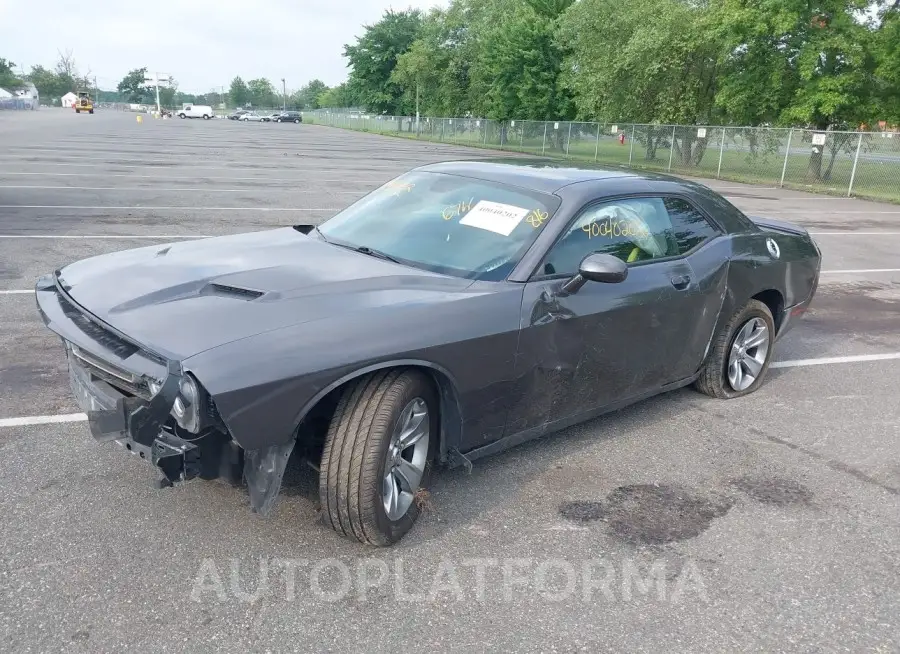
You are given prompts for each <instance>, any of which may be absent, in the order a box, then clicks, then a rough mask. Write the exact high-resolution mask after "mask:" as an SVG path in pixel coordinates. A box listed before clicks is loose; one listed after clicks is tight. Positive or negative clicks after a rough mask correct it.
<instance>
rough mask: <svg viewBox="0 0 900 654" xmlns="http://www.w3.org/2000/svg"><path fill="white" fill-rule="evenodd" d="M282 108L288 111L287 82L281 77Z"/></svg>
mask: <svg viewBox="0 0 900 654" xmlns="http://www.w3.org/2000/svg"><path fill="white" fill-rule="evenodd" d="M281 110H282V111H287V83H286V82H285V81H284V78H283V77H282V78H281Z"/></svg>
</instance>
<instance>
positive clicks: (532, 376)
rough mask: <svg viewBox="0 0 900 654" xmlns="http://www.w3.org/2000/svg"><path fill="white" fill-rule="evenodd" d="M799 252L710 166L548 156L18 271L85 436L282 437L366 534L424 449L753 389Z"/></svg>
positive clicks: (377, 538)
mask: <svg viewBox="0 0 900 654" xmlns="http://www.w3.org/2000/svg"><path fill="white" fill-rule="evenodd" d="M820 259H821V256H820V251H819V249H818V247H817V245H816V244H815V242H814V241H813V239H812V238H811V237H810V235H809V234H808V233H807V231H806V230H805V229H803V228H802V227H798V226H796V225H793V224H789V223H785V222H781V221H778V220H773V219H766V218H759V217H748V216H746V215H745V214H744V213H742V212H741V211H739V210H738V209H737V208H736V207H735V206H733V205H732V204H731V203H729V202H728V201H727V200H726V199H724V198H723V197H721V196H720V195H718V194H716V193H715V192H713V191H712V190H710V189H709V188H707V187H705V186H703V185H700V184H695V183H691V182H687V181H683V180H680V179H676V178H672V177H667V176H663V175H656V174H645V173H637V172H633V171H627V172H625V171H619V170H609V169H600V168H590V169H588V168H575V167H567V166H562V165H550V164H547V163H541V162H537V163H533V162H532V163H526V164H522V163H519V164H512V163H508V162H448V163H439V164H432V165H426V166H422V167H419V168H415V169H413V170H411V171H409V172H408V173H406V174H403V175H401V176H399V177H398V178H396V179H394V180H392V181H389V182H387V183H386V184H384V185H383V186H381V187H380V188H378V189H376V190H374V191H372V192H371V193H369V194H368V195H366V196H365V197H363V198H362V199H360V200H359V201H357V202H356V203H354V204H352V205H351V206H350V207H348V208H347V209H344V210H343V211H340V212H339V213H337V214H336V215H335V216H334V217H332V218H330V219H328V220H327V221H325V222H324V223H321V224H319V225H317V226H315V225H296V226H292V227H283V228H277V229H271V230H266V231H259V232H253V233H247V234H238V235H231V236H221V237H215V238H208V239H197V240H192V241H187V242H180V243H174V244H168V245H153V246H149V247H142V248H137V249H133V250H126V251H122V252H116V253H112V254H105V255H101V256H97V257H92V258H89V259H85V260H83V261H78V262H75V263H72V264H70V265H67V266H65V267H63V268H61V269H59V270H57V271H55V272H53V273H52V274H48V275H46V276H44V277H42V278H41V279H40V280H38V282H37V286H36V298H37V305H38V309H39V312H40V315H41V317H42V319H43V321H44V322H45V323H46V325H47V326H48V327H49V328H50V329H51V330H52V331H54V332H55V333H56V334H58V335H59V336H60V337H61V339H62V343H63V346H64V352H65V356H66V357H67V360H68V369H69V381H70V384H71V387H72V391H73V393H74V395H75V398H76V399H77V402H78V403H79V405H80V406H81V407H82V409H83V411H84V412H85V413H86V414H87V417H88V424H89V426H90V431H91V433H92V434H93V436H94V437H95V438H96V439H97V440H98V441H101V442H113V441H114V442H117V443H118V444H120V445H121V446H123V447H124V448H125V449H127V450H129V451H130V452H132V453H134V454H136V455H138V456H140V457H141V458H143V459H145V460H146V461H148V462H149V463H150V464H152V465H153V466H155V467H156V468H157V469H158V471H159V472H158V479H157V481H156V483H157V484H158V485H159V487H166V486H171V485H173V484H175V483H182V482H185V481H188V480H191V479H197V478H199V479H207V480H209V479H216V478H224V479H225V480H228V481H230V482H232V483H234V484H236V485H240V484H246V487H247V489H248V493H249V496H250V504H251V508H252V510H254V511H256V512H257V513H260V514H262V515H267V514H269V513H270V511H271V509H272V507H273V504H274V502H275V500H276V498H277V496H278V493H279V490H280V488H281V481H282V476H283V473H284V470H285V466H286V465H287V462H288V459H289V457H290V456H291V455H292V453H294V454H295V455H296V456H298V457H299V458H301V459H302V460H306V461H307V462H309V464H310V465H311V466H312V467H314V468H316V469H317V470H318V471H319V479H320V499H321V506H322V515H323V519H324V521H325V523H326V524H327V525H329V526H331V527H332V528H334V529H335V530H337V531H338V532H339V533H341V534H343V535H344V536H346V537H348V538H351V539H355V540H358V541H359V542H362V543H365V544H369V545H376V546H387V545H391V544H393V543H395V542H397V541H398V540H399V539H400V538H402V537H403V535H404V534H406V533H407V532H408V531H409V529H410V528H411V527H412V525H413V523H414V522H415V521H416V519H417V517H418V515H419V512H420V509H421V504H422V503H421V497H422V495H421V493H422V491H423V490H424V489H425V488H426V487H427V484H428V477H429V473H430V472H431V470H432V469H433V468H434V467H435V466H436V465H445V466H449V467H453V466H464V467H466V468H468V469H470V468H471V465H472V462H473V461H474V460H476V459H478V458H479V457H482V456H485V455H487V454H491V453H495V452H498V451H500V450H503V449H505V448H508V447H511V446H513V445H516V444H518V443H521V442H523V441H526V440H528V439H532V438H536V437H540V436H543V435H545V434H548V433H550V432H555V431H558V430H560V429H563V428H565V427H567V426H570V425H573V424H575V423H579V422H582V421H585V420H589V419H591V418H593V417H595V416H597V415H599V414H601V413H603V412H607V411H611V410H614V409H617V408H619V407H623V406H625V405H628V404H631V403H633V402H637V401H640V400H641V399H644V398H647V397H650V396H652V395H655V394H658V393H663V392H666V391H670V390H672V389H676V388H680V387H683V386H687V385H691V384H692V385H693V386H694V387H695V388H696V389H697V390H698V391H700V392H701V393H705V394H707V395H710V396H712V397H715V398H722V399H730V398H738V397H741V396H743V395H746V394H748V393H752V392H753V391H755V390H756V389H758V388H759V387H760V384H762V383H763V380H764V379H765V376H766V371H767V369H768V367H769V364H770V361H771V359H772V352H773V347H774V345H775V342H776V340H778V339H779V338H781V337H782V336H783V335H784V334H785V333H786V332H787V331H788V330H789V329H791V328H792V327H793V326H794V324H795V322H796V321H797V319H798V317H800V316H801V315H802V314H803V313H804V311H806V309H807V308H808V307H809V305H810V302H811V301H812V299H813V295H814V294H815V291H816V287H817V285H818V279H819V271H820Z"/></svg>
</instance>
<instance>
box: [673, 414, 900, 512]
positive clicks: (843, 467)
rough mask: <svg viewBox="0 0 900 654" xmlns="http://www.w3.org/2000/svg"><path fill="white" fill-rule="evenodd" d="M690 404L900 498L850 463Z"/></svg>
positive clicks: (899, 490) (898, 491)
mask: <svg viewBox="0 0 900 654" xmlns="http://www.w3.org/2000/svg"><path fill="white" fill-rule="evenodd" d="M688 404H690V405H691V406H693V407H695V408H696V409H698V410H700V411H702V412H703V413H705V414H707V415H709V416H712V417H714V418H718V419H719V420H721V421H723V422H726V423H728V424H729V425H732V426H733V427H741V428H742V429H746V430H747V431H749V432H750V433H751V434H754V435H755V436H761V437H763V438H765V439H766V440H767V441H769V442H770V443H775V444H776V445H783V446H784V447H787V448H789V449H791V450H794V451H795V452H800V453H801V454H805V455H806V456H808V457H810V458H812V459H815V460H816V461H821V462H822V463H824V464H825V465H827V466H828V467H829V468H831V469H832V470H835V471H837V472H842V473H844V474H847V475H850V476H851V477H853V478H854V479H857V480H858V481H861V482H863V483H865V484H870V485H872V486H877V487H878V488H880V489H882V490H884V491H887V492H888V493H890V494H891V495H896V496H900V488H897V487H895V486H891V485H890V484H885V483H884V482H882V481H879V480H878V479H875V478H874V477H872V476H871V475H868V474H866V473H865V472H863V471H862V470H860V469H859V468H855V467H853V466H851V465H850V464H848V463H844V462H843V461H838V460H837V459H832V458H830V457H827V456H825V455H824V454H821V453H819V452H816V451H815V450H810V449H808V448H806V447H803V446H802V445H798V444H797V443H792V442H790V441H788V440H785V439H783V438H779V437H778V436H775V435H773V434H769V433H768V432H766V431H765V430H764V429H760V428H759V427H744V426H743V425H739V424H738V423H737V422H735V421H733V420H731V419H730V418H728V417H727V416H725V415H722V414H721V413H718V412H716V411H711V410H710V409H709V408H708V407H705V406H703V405H701V404H699V403H696V402H689V403H688Z"/></svg>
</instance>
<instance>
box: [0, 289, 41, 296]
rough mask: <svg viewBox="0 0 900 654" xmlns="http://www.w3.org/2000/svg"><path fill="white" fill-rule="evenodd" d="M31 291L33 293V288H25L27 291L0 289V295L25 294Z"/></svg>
mask: <svg viewBox="0 0 900 654" xmlns="http://www.w3.org/2000/svg"><path fill="white" fill-rule="evenodd" d="M32 293H34V290H33V289H32V290H27V291H19V290H17V291H0V295H25V294H29V295H30V294H32Z"/></svg>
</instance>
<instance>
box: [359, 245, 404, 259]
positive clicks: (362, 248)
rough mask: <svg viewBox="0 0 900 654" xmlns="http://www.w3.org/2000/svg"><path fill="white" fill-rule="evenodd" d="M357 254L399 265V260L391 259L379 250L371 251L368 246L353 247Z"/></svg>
mask: <svg viewBox="0 0 900 654" xmlns="http://www.w3.org/2000/svg"><path fill="white" fill-rule="evenodd" d="M353 249H354V250H356V251H357V252H362V253H363V254H368V255H369V256H372V257H378V258H379V259H384V260H385V261H392V262H394V263H401V261H400V259H397V258H396V257H392V256H391V255H389V254H388V253H387V252H382V251H381V250H373V249H372V248H370V247H369V246H368V245H358V246H356V247H353Z"/></svg>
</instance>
